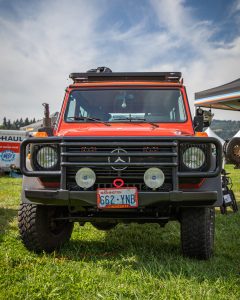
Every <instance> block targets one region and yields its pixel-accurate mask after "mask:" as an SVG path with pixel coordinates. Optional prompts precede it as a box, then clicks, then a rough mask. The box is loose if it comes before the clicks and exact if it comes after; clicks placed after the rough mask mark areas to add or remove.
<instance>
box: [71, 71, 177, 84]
mask: <svg viewBox="0 0 240 300" xmlns="http://www.w3.org/2000/svg"><path fill="white" fill-rule="evenodd" d="M69 78H71V79H72V80H73V82H74V83H78V82H94V81H166V82H177V83H182V80H181V79H182V73H181V72H120V73H119V72H118V73H111V72H109V73H104V72H100V73H97V72H87V73H71V74H70V75H69Z"/></svg>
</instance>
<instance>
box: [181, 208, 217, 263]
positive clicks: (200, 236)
mask: <svg viewBox="0 0 240 300" xmlns="http://www.w3.org/2000/svg"><path fill="white" fill-rule="evenodd" d="M214 231H215V210H214V209H213V208H208V207H203V208H198V207H197V208H183V209H182V211H181V243H182V252H183V255H184V256H187V257H190V258H197V259H204V260H207V259H209V258H210V257H211V256H212V255H213V246H214Z"/></svg>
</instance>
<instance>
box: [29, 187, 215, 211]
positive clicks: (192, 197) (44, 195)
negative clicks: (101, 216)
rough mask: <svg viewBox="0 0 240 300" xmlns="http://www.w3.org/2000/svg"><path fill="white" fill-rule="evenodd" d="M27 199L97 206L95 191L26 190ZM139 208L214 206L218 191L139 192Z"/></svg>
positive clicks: (51, 203)
mask: <svg viewBox="0 0 240 300" xmlns="http://www.w3.org/2000/svg"><path fill="white" fill-rule="evenodd" d="M24 196H25V197H24V198H25V201H27V202H31V203H36V204H42V205H63V206H76V207H92V208H96V207H97V195H96V192H95V191H84V192H76V191H67V190H50V189H49V190H46V189H44V190H41V189H39V190H33V189H31V190H30V189H25V190H24ZM138 197H139V200H138V201H139V208H144V207H160V206H161V205H170V206H173V207H174V206H176V207H179V206H214V203H215V202H216V201H217V200H218V193H217V191H199V192H184V191H172V192H139V193H138Z"/></svg>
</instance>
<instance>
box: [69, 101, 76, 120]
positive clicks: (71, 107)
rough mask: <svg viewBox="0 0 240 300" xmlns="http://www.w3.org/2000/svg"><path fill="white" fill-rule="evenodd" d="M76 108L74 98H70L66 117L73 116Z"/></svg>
mask: <svg viewBox="0 0 240 300" xmlns="http://www.w3.org/2000/svg"><path fill="white" fill-rule="evenodd" d="M75 110H76V99H72V100H71V101H70V103H69V107H68V117H74V116H75Z"/></svg>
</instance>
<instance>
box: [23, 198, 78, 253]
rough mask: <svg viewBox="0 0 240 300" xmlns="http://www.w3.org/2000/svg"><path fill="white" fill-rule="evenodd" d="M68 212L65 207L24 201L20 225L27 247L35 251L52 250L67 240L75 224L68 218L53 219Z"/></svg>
mask: <svg viewBox="0 0 240 300" xmlns="http://www.w3.org/2000/svg"><path fill="white" fill-rule="evenodd" d="M67 214H68V210H67V208H65V207H53V206H43V205H35V204H28V203H22V204H21V205H20V208H19V212H18V227H19V231H20V235H21V239H22V241H23V244H24V245H25V247H26V248H27V249H28V250H32V251H35V252H41V251H46V252H52V251H54V250H56V249H58V248H59V247H60V246H61V245H62V244H63V243H65V242H67V241H68V240H69V239H70V237H71V234H72V230H73V225H74V224H73V223H70V222H68V221H67V220H64V221H62V220H61V221H54V220H53V219H54V218H57V217H63V216H67Z"/></svg>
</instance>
